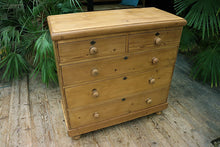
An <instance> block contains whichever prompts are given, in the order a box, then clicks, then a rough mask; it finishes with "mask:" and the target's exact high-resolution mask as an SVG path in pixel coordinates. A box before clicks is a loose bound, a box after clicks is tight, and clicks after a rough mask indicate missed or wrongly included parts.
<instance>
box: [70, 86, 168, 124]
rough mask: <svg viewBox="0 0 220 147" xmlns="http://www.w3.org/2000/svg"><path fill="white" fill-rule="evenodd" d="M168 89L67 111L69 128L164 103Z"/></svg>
mask: <svg viewBox="0 0 220 147" xmlns="http://www.w3.org/2000/svg"><path fill="white" fill-rule="evenodd" d="M168 90H169V87H165V88H161V89H157V90H156V91H151V92H147V93H146V92H144V93H139V94H136V95H133V96H127V97H122V98H118V99H114V100H111V101H107V102H103V103H99V104H96V105H93V106H86V107H83V108H80V109H74V110H69V118H70V126H71V128H76V127H80V126H83V125H89V124H91V123H96V122H99V121H103V120H108V119H111V118H114V117H119V116H120V115H123V114H128V113H131V112H135V111H137V110H142V109H146V108H149V107H152V106H155V105H158V104H162V103H165V102H166V100H167V96H168Z"/></svg>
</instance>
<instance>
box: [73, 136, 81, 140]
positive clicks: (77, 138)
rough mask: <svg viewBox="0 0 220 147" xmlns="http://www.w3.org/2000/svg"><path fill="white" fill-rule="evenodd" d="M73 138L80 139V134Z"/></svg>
mask: <svg viewBox="0 0 220 147" xmlns="http://www.w3.org/2000/svg"><path fill="white" fill-rule="evenodd" d="M72 139H74V140H79V139H80V135H78V136H73V137H72Z"/></svg>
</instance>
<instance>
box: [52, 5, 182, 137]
mask: <svg viewBox="0 0 220 147" xmlns="http://www.w3.org/2000/svg"><path fill="white" fill-rule="evenodd" d="M48 24H49V28H50V33H51V38H52V40H53V45H54V53H55V58H56V65H57V72H58V78H59V85H60V89H61V93H62V105H63V112H64V116H65V121H66V125H67V128H68V134H69V136H78V135H80V134H83V133H87V132H90V131H93V130H97V129H100V128H104V127H108V126H111V125H115V124H118V123H122V122H125V121H128V120H132V119H135V118H138V117H142V116H145V115H148V114H151V113H155V112H159V111H162V110H163V109H165V108H166V107H167V97H168V93H169V87H170V82H171V79H172V73H173V69H174V64H175V61H176V56H177V50H178V46H179V41H180V37H181V33H182V27H183V26H184V25H185V24H186V21H185V20H184V19H183V18H180V17H177V16H175V15H173V14H170V13H167V12H164V11H162V10H159V9H156V8H137V9H123V10H111V11H97V12H86V13H75V14H65V15H54V16H49V17H48Z"/></svg>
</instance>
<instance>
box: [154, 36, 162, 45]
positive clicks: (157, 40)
mask: <svg viewBox="0 0 220 147" xmlns="http://www.w3.org/2000/svg"><path fill="white" fill-rule="evenodd" d="M161 43H162V39H161V38H159V37H156V38H155V44H156V45H161Z"/></svg>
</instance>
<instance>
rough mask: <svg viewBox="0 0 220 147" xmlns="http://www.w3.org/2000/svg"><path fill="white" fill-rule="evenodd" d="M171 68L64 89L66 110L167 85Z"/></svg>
mask: <svg viewBox="0 0 220 147" xmlns="http://www.w3.org/2000/svg"><path fill="white" fill-rule="evenodd" d="M172 71H173V67H166V68H163V69H162V68H161V69H155V70H152V71H149V72H142V73H135V74H134V73H133V74H127V75H124V76H120V77H117V78H113V79H108V80H103V81H99V82H95V83H89V84H84V85H80V86H75V87H71V88H65V95H66V100H67V106H68V109H72V108H76V107H80V106H85V105H89V104H94V103H97V102H101V101H105V100H109V99H113V98H117V97H122V96H125V95H130V94H133V93H137V92H143V91H147V90H152V89H156V88H159V87H161V86H164V85H169V83H170V80H171V76H172Z"/></svg>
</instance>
